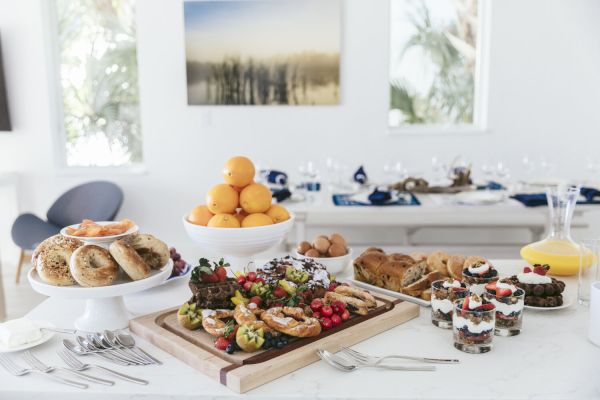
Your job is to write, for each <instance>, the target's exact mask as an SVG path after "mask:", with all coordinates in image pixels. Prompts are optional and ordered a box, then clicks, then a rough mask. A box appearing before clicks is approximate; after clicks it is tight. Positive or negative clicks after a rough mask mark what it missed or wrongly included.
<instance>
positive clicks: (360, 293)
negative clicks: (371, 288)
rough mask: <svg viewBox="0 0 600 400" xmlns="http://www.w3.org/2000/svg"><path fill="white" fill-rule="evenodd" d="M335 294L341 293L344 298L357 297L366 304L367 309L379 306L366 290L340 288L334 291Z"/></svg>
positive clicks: (347, 287)
mask: <svg viewBox="0 0 600 400" xmlns="http://www.w3.org/2000/svg"><path fill="white" fill-rule="evenodd" d="M334 292H335V293H339V294H341V295H343V296H350V297H356V298H357V299H360V300H362V301H364V302H365V304H366V305H367V307H369V308H372V307H376V306H377V301H375V297H373V295H372V294H371V293H369V292H368V291H366V290H362V289H359V288H356V287H352V286H344V285H341V286H338V287H336V288H335V290H334Z"/></svg>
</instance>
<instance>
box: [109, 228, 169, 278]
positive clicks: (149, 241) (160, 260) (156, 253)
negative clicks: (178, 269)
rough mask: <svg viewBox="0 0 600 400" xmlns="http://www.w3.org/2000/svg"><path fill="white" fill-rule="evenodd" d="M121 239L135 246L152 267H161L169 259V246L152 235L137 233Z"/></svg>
mask: <svg viewBox="0 0 600 400" xmlns="http://www.w3.org/2000/svg"><path fill="white" fill-rule="evenodd" d="M120 241H123V242H124V243H125V244H126V245H128V246H130V247H131V248H133V249H134V250H135V251H136V253H138V255H139V256H140V257H141V258H142V259H143V260H144V262H145V263H146V264H148V266H149V267H150V268H152V269H160V268H162V267H163V266H164V265H165V264H166V263H167V262H168V261H169V258H170V255H169V247H168V246H167V244H166V243H165V242H163V241H161V240H158V239H157V238H155V237H154V236H152V235H149V234H146V233H135V234H133V235H129V236H127V237H124V238H123V239H121V240H120Z"/></svg>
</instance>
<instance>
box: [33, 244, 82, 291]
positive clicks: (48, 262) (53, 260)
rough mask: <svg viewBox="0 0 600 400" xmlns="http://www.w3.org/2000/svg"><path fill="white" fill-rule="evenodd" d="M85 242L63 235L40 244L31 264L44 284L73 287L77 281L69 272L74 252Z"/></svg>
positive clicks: (34, 252)
mask: <svg viewBox="0 0 600 400" xmlns="http://www.w3.org/2000/svg"><path fill="white" fill-rule="evenodd" d="M81 246H83V242H82V241H80V240H77V239H72V238H68V237H65V236H62V235H54V236H51V237H49V238H48V239H46V240H44V241H43V242H42V243H40V244H39V245H38V246H37V247H36V249H35V250H34V251H33V254H32V256H31V264H32V265H33V266H34V267H35V269H36V271H37V274H38V276H39V277H40V279H42V280H43V281H44V282H46V283H48V284H50V285H56V286H68V285H73V284H74V283H75V280H74V279H73V276H72V275H71V272H70V271H69V263H70V261H71V256H72V255H73V252H74V251H75V250H77V249H78V248H79V247H81Z"/></svg>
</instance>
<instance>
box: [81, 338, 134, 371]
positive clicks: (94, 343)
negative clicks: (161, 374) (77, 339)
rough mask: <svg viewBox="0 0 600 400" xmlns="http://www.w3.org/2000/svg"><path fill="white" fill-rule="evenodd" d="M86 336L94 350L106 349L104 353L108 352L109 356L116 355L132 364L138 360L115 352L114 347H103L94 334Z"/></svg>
mask: <svg viewBox="0 0 600 400" xmlns="http://www.w3.org/2000/svg"><path fill="white" fill-rule="evenodd" d="M86 338H87V342H88V343H90V344H91V346H92V347H91V348H92V349H94V350H104V351H106V354H110V355H111V356H113V357H116V358H118V359H120V360H122V361H126V362H129V363H132V364H139V362H138V361H137V360H135V359H133V358H130V357H127V356H124V355H121V354H119V353H118V352H116V351H115V350H114V349H111V348H108V349H105V348H104V347H103V346H102V343H100V341H99V340H98V339H96V337H95V336H94V335H87V336H86Z"/></svg>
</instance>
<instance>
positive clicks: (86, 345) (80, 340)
mask: <svg viewBox="0 0 600 400" xmlns="http://www.w3.org/2000/svg"><path fill="white" fill-rule="evenodd" d="M76 339H77V343H79V345H80V346H81V347H83V348H84V349H85V350H88V351H95V352H98V354H102V355H103V357H104V358H106V359H109V360H111V361H117V362H120V363H126V364H128V365H132V364H134V362H132V361H131V360H124V359H123V358H121V357H117V356H115V355H114V354H113V353H112V352H109V351H106V350H102V349H99V348H97V347H96V346H95V345H94V344H93V342H91V341H89V340H88V339H86V338H84V337H83V336H76Z"/></svg>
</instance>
